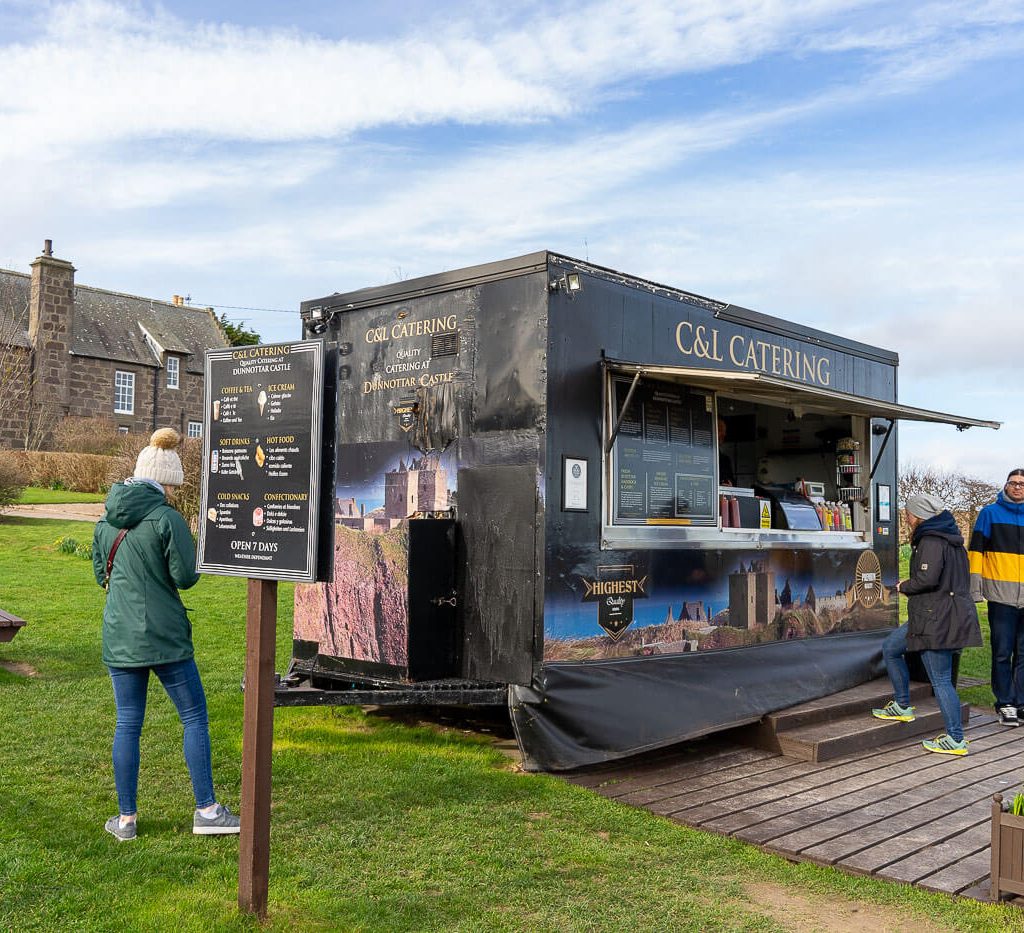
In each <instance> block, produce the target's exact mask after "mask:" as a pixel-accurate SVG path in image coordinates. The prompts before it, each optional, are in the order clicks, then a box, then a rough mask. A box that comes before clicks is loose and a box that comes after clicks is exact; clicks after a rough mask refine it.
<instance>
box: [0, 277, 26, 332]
mask: <svg viewBox="0 0 1024 933" xmlns="http://www.w3.org/2000/svg"><path fill="white" fill-rule="evenodd" d="M31 284H32V282H31V279H30V278H29V276H27V275H25V274H24V273H22V272H8V271H7V270H6V269H0V341H2V342H3V343H10V344H14V345H15V346H18V347H31V346H32V343H31V341H30V340H29V339H28V297H29V293H30V291H31Z"/></svg>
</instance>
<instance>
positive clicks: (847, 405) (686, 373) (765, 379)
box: [603, 359, 1002, 431]
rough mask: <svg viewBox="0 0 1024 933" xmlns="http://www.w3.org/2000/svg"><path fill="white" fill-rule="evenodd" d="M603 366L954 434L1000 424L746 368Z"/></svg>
mask: <svg viewBox="0 0 1024 933" xmlns="http://www.w3.org/2000/svg"><path fill="white" fill-rule="evenodd" d="M603 365H604V367H605V368H606V369H607V370H609V371H610V372H613V373H622V374H623V375H633V376H656V377H658V378H659V379H670V380H673V381H676V382H684V383H686V385H688V386H695V387H697V388H702V389H711V390H713V391H715V392H728V393H742V395H743V398H746V399H754V400H757V401H761V402H764V403H765V404H768V405H777V406H780V407H784V408H797V409H800V408H802V409H804V410H807V411H822V412H831V413H833V414H845V415H860V416H862V417H865V418H885V419H887V420H889V421H924V422H933V423H936V424H952V425H954V426H955V427H956V428H957V429H958V430H960V431H963V430H966V429H967V428H992V429H993V430H998V429H999V428H1000V427H1001V425H1002V422H1001V421H984V420H982V419H980V418H968V417H966V416H964V415H951V414H947V413H946V412H942V411H930V410H929V409H927V408H915V407H914V406H912V405H900V404H899V403H898V402H885V401H881V400H879V399H873V398H864V397H863V396H860V395H851V394H850V393H848V392H837V391H835V390H834V389H825V388H822V387H821V386H810V385H800V384H798V383H794V382H788V381H786V380H785V379H779V378H777V377H775V376H768V375H766V374H764V373H760V372H749V371H746V370H740V371H734V370H713V369H693V368H688V367H685V366H652V365H648V364H646V363H630V362H627V361H624V360H611V359H606V360H604V361H603Z"/></svg>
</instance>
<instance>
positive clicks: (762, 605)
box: [729, 561, 775, 629]
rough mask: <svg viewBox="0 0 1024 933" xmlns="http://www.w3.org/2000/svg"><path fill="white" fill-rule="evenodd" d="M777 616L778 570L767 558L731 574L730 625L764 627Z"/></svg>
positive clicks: (748, 627) (749, 627)
mask: <svg viewBox="0 0 1024 933" xmlns="http://www.w3.org/2000/svg"><path fill="white" fill-rule="evenodd" d="M774 618H775V574H774V573H773V572H772V571H771V570H769V569H768V566H767V564H765V563H764V562H763V561H751V563H750V567H749V568H747V567H744V566H743V564H742V563H741V564H740V567H739V570H737V571H735V572H734V573H730V574H729V625H731V626H732V627H733V628H745V629H760V628H764V627H765V626H766V625H768V624H769V623H770V622H771V621H772V620H773V619H774Z"/></svg>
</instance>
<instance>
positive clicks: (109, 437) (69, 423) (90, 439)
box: [53, 418, 122, 456]
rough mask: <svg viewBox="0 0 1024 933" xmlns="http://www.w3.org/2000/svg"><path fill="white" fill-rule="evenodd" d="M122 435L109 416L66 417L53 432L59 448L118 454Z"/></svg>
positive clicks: (69, 451)
mask: <svg viewBox="0 0 1024 933" xmlns="http://www.w3.org/2000/svg"><path fill="white" fill-rule="evenodd" d="M121 437H122V435H121V434H119V433H118V431H117V425H116V424H114V422H113V421H110V420H109V419H108V418H65V419H64V420H63V421H61V422H60V424H58V425H57V428H56V429H55V430H54V432H53V446H54V447H55V448H56V449H57V450H62V451H65V452H67V453H78V454H103V455H104V456H110V455H112V454H116V453H117V450H118V447H119V446H120V443H121Z"/></svg>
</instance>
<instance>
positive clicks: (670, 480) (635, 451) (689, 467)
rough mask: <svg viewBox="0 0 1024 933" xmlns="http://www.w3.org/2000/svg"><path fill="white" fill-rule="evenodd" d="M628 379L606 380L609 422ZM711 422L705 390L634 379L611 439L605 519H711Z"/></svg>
mask: <svg viewBox="0 0 1024 933" xmlns="http://www.w3.org/2000/svg"><path fill="white" fill-rule="evenodd" d="M631 382H632V381H631V380H629V379H616V380H615V381H614V387H613V397H614V404H615V412H614V417H613V419H612V420H613V423H614V421H615V420H617V419H618V418H619V416H620V414H622V412H623V407H624V406H625V405H626V399H627V396H628V395H629V390H630V385H631ZM714 429H715V424H714V399H713V398H712V395H711V393H710V392H705V391H702V390H699V389H690V388H687V387H686V386H681V385H676V384H674V383H671V382H665V381H659V380H656V379H640V380H639V382H638V383H637V386H636V388H635V390H634V391H633V395H632V398H630V399H629V405H628V406H627V407H626V408H625V414H624V415H623V416H622V420H621V423H620V424H619V431H618V434H617V435H616V437H615V443H614V446H613V447H612V510H613V522H614V523H615V524H625V525H631V524H648V525H656V524H671V525H714V524H716V522H717V520H718V496H717V494H716V490H717V481H716V473H715V468H716V462H715V434H714Z"/></svg>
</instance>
